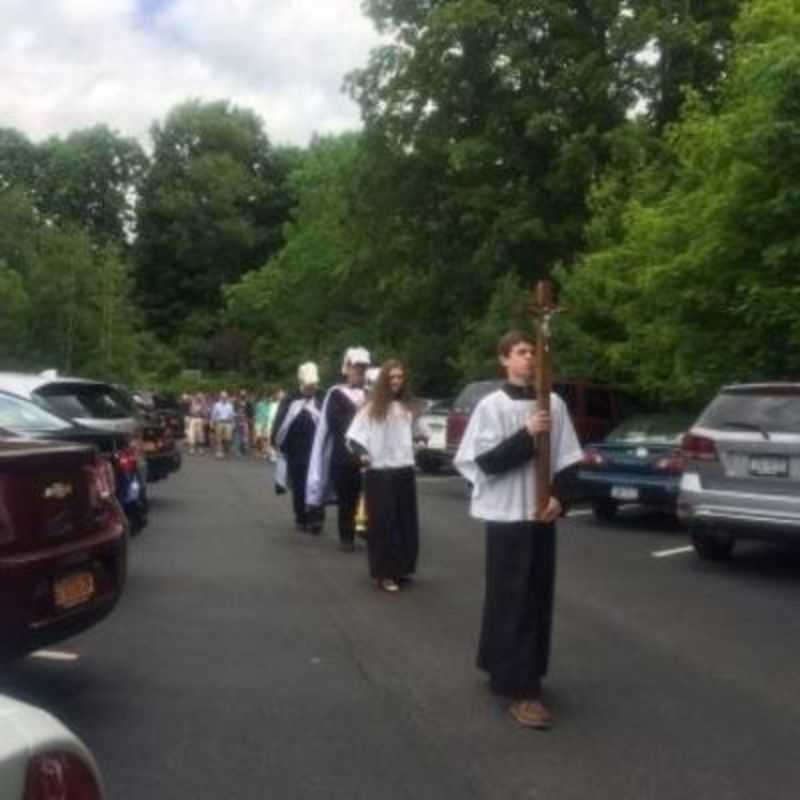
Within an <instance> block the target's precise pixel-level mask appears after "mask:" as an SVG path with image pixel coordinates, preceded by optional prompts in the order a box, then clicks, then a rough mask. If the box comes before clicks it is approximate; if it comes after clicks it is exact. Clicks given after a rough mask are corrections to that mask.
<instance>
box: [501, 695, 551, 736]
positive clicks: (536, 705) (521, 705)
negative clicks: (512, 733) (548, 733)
mask: <svg viewBox="0 0 800 800" xmlns="http://www.w3.org/2000/svg"><path fill="white" fill-rule="evenodd" d="M508 713H509V714H511V716H512V717H514V719H515V720H516V721H517V722H518V723H519V724H520V725H522V726H523V727H525V728H537V729H538V730H547V729H548V728H550V727H552V725H553V715H552V714H551V713H550V711H549V710H548V709H547V708H546V707H545V705H544V704H543V703H542V701H541V700H515V701H514V702H513V703H512V704H511V706H510V707H509V709H508Z"/></svg>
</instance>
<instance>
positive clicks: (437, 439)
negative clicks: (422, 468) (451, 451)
mask: <svg viewBox="0 0 800 800" xmlns="http://www.w3.org/2000/svg"><path fill="white" fill-rule="evenodd" d="M446 436H447V432H446V431H444V430H441V431H431V435H430V436H429V437H428V447H429V448H431V449H432V450H444V448H445V444H446V443H447V442H446Z"/></svg>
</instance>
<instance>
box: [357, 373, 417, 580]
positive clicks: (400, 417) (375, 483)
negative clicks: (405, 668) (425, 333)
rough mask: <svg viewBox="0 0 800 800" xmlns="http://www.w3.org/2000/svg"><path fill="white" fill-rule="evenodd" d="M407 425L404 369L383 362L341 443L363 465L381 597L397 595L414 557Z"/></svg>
mask: <svg viewBox="0 0 800 800" xmlns="http://www.w3.org/2000/svg"><path fill="white" fill-rule="evenodd" d="M413 420H414V414H413V409H412V400H411V396H410V392H409V389H408V382H407V378H406V371H405V368H404V367H403V364H402V363H401V362H400V361H396V360H394V359H391V360H389V361H386V362H385V363H384V364H383V365H382V366H381V371H380V374H379V376H378V379H377V381H376V383H375V386H374V388H373V390H372V392H371V395H370V399H369V401H368V402H367V404H366V405H365V406H364V407H363V408H362V409H361V410H360V411H359V412H358V414H357V415H356V417H355V419H354V420H353V424H352V425H351V426H350V428H349V430H348V431H347V440H348V442H349V444H350V446H351V448H352V449H353V450H354V451H355V452H356V453H358V454H360V455H361V457H362V459H363V463H364V464H365V465H366V471H365V475H364V491H365V496H366V506H367V555H368V558H369V571H370V576H371V577H373V578H374V579H375V580H376V581H377V582H378V586H379V587H380V588H381V589H383V590H384V591H387V592H396V591H398V589H399V588H400V581H401V579H403V578H407V577H408V576H410V575H411V574H413V572H414V570H415V569H416V565H417V554H418V552H419V521H418V515H417V489H416V482H415V479H414V443H413Z"/></svg>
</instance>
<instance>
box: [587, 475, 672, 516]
mask: <svg viewBox="0 0 800 800" xmlns="http://www.w3.org/2000/svg"><path fill="white" fill-rule="evenodd" d="M679 489H680V477H679V476H677V475H675V476H668V477H664V478H661V477H649V476H639V475H635V476H634V475H627V474H625V473H612V472H610V473H607V474H603V473H597V472H591V471H589V470H578V481H577V487H576V491H577V494H578V495H579V497H580V498H581V500H588V501H589V502H591V501H597V500H614V501H616V502H620V503H641V504H642V505H647V506H659V507H666V508H674V507H675V506H676V504H677V501H678V491H679Z"/></svg>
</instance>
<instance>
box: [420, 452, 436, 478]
mask: <svg viewBox="0 0 800 800" xmlns="http://www.w3.org/2000/svg"><path fill="white" fill-rule="evenodd" d="M417 466H418V467H419V469H420V472H424V473H425V474H426V475H435V474H436V473H437V472H438V471H439V465H438V464H437V463H436V460H435V459H433V458H430V457H429V456H419V457H418V458H417Z"/></svg>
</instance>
